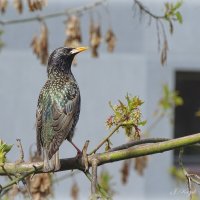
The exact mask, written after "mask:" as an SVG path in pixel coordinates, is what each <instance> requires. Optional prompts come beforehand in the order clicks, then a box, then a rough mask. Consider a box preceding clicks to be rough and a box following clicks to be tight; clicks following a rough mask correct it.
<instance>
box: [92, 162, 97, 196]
mask: <svg viewBox="0 0 200 200" xmlns="http://www.w3.org/2000/svg"><path fill="white" fill-rule="evenodd" d="M91 193H92V196H96V194H97V160H96V159H94V160H93V161H92V181H91Z"/></svg>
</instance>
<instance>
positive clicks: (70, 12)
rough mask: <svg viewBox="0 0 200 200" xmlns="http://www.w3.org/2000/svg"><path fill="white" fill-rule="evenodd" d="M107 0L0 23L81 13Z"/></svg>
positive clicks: (6, 23) (15, 22)
mask: <svg viewBox="0 0 200 200" xmlns="http://www.w3.org/2000/svg"><path fill="white" fill-rule="evenodd" d="M106 1H107V0H97V1H95V2H94V3H90V4H88V5H84V6H80V7H77V8H74V9H68V10H66V11H63V12H56V13H51V14H47V15H41V16H39V15H38V16H35V17H29V18H24V19H11V20H0V24H1V25H10V24H17V23H27V22H33V21H41V20H44V19H51V18H55V17H60V16H65V15H66V16H67V15H72V14H82V13H84V12H86V11H88V10H92V9H94V8H95V7H97V6H100V5H102V4H104V3H105V2H106Z"/></svg>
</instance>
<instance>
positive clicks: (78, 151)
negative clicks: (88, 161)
mask: <svg viewBox="0 0 200 200" xmlns="http://www.w3.org/2000/svg"><path fill="white" fill-rule="evenodd" d="M69 142H70V143H71V144H72V145H73V146H74V148H75V149H76V151H77V156H80V155H82V154H83V153H82V151H81V150H80V149H79V148H78V147H77V146H76V145H75V144H74V143H73V142H72V141H70V140H69Z"/></svg>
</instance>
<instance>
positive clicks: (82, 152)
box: [69, 140, 89, 171]
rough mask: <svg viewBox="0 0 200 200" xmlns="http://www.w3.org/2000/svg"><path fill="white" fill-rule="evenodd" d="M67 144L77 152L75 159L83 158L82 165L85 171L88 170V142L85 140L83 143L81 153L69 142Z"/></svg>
mask: <svg viewBox="0 0 200 200" xmlns="http://www.w3.org/2000/svg"><path fill="white" fill-rule="evenodd" d="M69 142H70V143H71V144H72V145H73V146H74V148H75V149H76V151H77V154H76V157H77V158H80V157H83V162H84V165H85V171H87V170H88V168H89V164H88V157H87V148H88V145H89V140H87V141H86V142H85V145H84V147H83V150H82V151H81V150H80V149H79V148H78V147H77V146H76V145H75V144H74V143H73V142H72V141H69Z"/></svg>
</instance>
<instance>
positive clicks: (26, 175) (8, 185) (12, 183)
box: [1, 169, 36, 191]
mask: <svg viewBox="0 0 200 200" xmlns="http://www.w3.org/2000/svg"><path fill="white" fill-rule="evenodd" d="M35 172H36V171H35V169H32V170H31V171H29V172H27V173H25V174H23V175H21V176H19V177H17V178H15V179H13V180H12V181H10V182H9V183H8V184H6V185H4V186H2V187H1V189H2V190H1V191H3V190H5V189H8V188H10V187H12V186H13V185H14V184H17V183H19V182H20V181H22V180H24V179H25V178H26V177H28V176H30V175H31V174H33V173H35Z"/></svg>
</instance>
